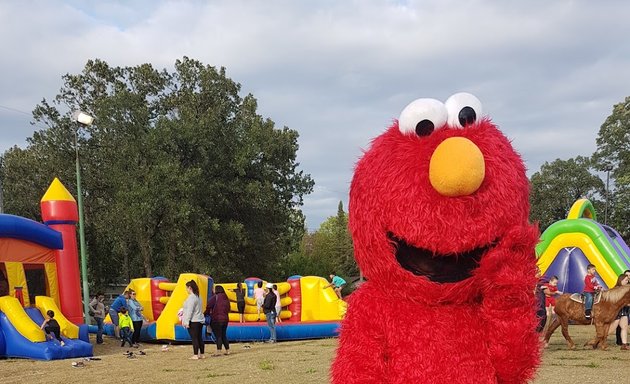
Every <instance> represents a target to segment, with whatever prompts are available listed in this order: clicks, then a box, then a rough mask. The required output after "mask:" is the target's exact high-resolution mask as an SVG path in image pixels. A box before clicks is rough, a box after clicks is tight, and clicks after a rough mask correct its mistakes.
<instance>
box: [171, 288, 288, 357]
mask: <svg viewBox="0 0 630 384" xmlns="http://www.w3.org/2000/svg"><path fill="white" fill-rule="evenodd" d="M186 290H187V292H188V297H187V298H186V301H184V306H183V308H182V318H181V322H182V325H183V326H184V327H185V328H186V329H188V333H189V334H190V338H191V340H192V348H193V355H192V356H191V357H190V359H191V360H199V359H204V358H205V345H204V341H203V340H204V337H203V336H204V335H203V333H202V331H203V326H204V324H205V325H206V332H208V333H210V332H211V333H212V334H213V335H214V339H215V343H216V352H214V353H213V356H219V355H221V354H224V355H229V354H230V342H229V340H228V337H227V329H228V324H229V313H230V300H229V299H228V297H227V295H226V293H225V289H224V288H223V287H222V286H220V285H216V286H214V288H213V290H214V291H213V292H214V295H212V296H211V297H210V299H209V300H208V302H207V303H206V309H205V311H203V310H202V309H203V302H202V299H201V297H199V286H198V285H197V282H196V281H194V280H190V281H188V282H187V283H186ZM234 291H235V293H236V297H237V309H238V312H239V321H240V322H243V315H244V310H245V289H244V288H243V287H242V285H241V284H240V283H238V284H237V288H236V289H234ZM254 297H255V299H256V305H257V308H258V320H260V313H261V312H262V313H263V314H264V315H265V318H266V319H267V326H268V327H269V334H270V337H269V340H266V342H268V343H275V342H276V340H277V338H276V319H277V318H278V314H279V313H280V310H281V309H282V307H281V306H280V305H279V304H280V299H279V297H280V296H279V294H278V287H277V286H276V285H275V284H271V283H267V284H266V285H265V286H264V288H263V283H262V282H258V284H257V285H256V288H254Z"/></svg>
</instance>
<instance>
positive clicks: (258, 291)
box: [254, 281, 265, 321]
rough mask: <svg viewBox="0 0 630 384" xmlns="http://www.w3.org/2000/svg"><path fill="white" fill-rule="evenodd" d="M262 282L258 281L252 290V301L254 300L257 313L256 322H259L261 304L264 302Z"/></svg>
mask: <svg viewBox="0 0 630 384" xmlns="http://www.w3.org/2000/svg"><path fill="white" fill-rule="evenodd" d="M262 286H263V282H262V281H259V282H258V284H256V288H254V299H256V309H257V311H258V320H256V321H260V312H261V311H262V306H263V302H264V301H265V297H264V296H265V290H264V289H263V287H262Z"/></svg>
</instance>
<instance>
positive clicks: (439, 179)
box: [429, 137, 486, 197]
mask: <svg viewBox="0 0 630 384" xmlns="http://www.w3.org/2000/svg"><path fill="white" fill-rule="evenodd" d="M485 176H486V163H485V162H484V160H483V154H482V153H481V150H480V149H479V147H477V145H475V143H473V142H472V141H470V140H468V139H466V138H464V137H450V138H448V139H446V140H444V141H443V142H442V143H440V145H438V147H437V148H435V151H434V152H433V155H432V156H431V163H430V164H429V180H430V181H431V185H432V186H433V188H434V189H435V190H436V191H437V192H438V193H439V194H440V195H443V196H448V197H457V196H467V195H470V194H472V193H474V192H475V191H476V190H477V189H479V187H480V186H481V183H483V179H484V177H485Z"/></svg>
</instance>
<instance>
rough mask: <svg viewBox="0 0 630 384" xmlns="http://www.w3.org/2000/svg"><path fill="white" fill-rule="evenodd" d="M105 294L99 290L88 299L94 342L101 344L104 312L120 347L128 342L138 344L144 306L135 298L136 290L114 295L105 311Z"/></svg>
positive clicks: (144, 318) (132, 345) (134, 345)
mask: <svg viewBox="0 0 630 384" xmlns="http://www.w3.org/2000/svg"><path fill="white" fill-rule="evenodd" d="M104 300H105V295H104V294H103V293H102V292H99V293H97V294H96V296H94V298H93V299H92V301H90V305H89V307H90V315H91V316H92V317H93V318H94V321H95V322H96V326H97V332H96V343H97V344H103V342H104V341H103V322H104V320H105V316H106V314H109V318H110V319H111V321H112V324H113V325H114V337H115V338H116V339H119V340H120V341H121V345H120V346H121V347H124V346H125V343H129V346H130V347H135V348H138V347H139V346H140V332H141V330H142V322H143V321H146V320H147V319H146V317H144V315H143V314H142V311H143V310H144V308H143V307H142V305H140V302H138V300H137V299H136V292H135V291H134V290H133V289H129V290H126V291H125V292H124V293H123V294H122V295H119V296H118V297H116V299H115V300H114V302H113V303H112V305H110V307H109V311H106V307H105V304H104V303H103V301H104Z"/></svg>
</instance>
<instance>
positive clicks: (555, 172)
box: [530, 156, 605, 231]
mask: <svg viewBox="0 0 630 384" xmlns="http://www.w3.org/2000/svg"><path fill="white" fill-rule="evenodd" d="M591 167H592V165H591V161H590V160H589V159H588V158H586V157H582V156H578V157H576V158H573V159H569V160H560V159H557V160H555V161H553V162H551V163H549V162H545V163H544V164H543V165H542V166H541V167H540V171H538V172H536V173H534V174H533V175H532V177H531V190H530V205H531V212H530V217H531V220H532V221H538V222H539V223H540V224H539V225H540V230H541V231H544V230H545V229H546V228H547V227H548V226H549V225H551V224H553V223H554V222H556V221H558V220H562V219H566V217H567V214H568V212H569V209H570V208H571V206H572V205H573V203H574V202H575V201H576V200H578V199H580V198H587V199H590V200H591V202H592V203H593V204H594V205H595V208H596V209H597V212H603V211H602V210H600V209H599V207H603V205H601V203H600V200H598V199H599V197H600V196H603V195H604V192H605V190H604V183H603V182H602V180H601V179H600V178H599V177H598V176H597V175H594V174H592V173H591V172H590V169H591Z"/></svg>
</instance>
